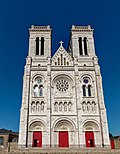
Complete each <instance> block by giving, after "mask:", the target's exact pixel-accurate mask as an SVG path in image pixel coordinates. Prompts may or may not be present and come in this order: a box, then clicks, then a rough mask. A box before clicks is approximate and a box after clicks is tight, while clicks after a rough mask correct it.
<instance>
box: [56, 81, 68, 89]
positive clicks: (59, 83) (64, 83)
mask: <svg viewBox="0 0 120 154" xmlns="http://www.w3.org/2000/svg"><path fill="white" fill-rule="evenodd" d="M56 88H57V89H58V90H59V91H61V92H65V91H66V90H68V88H69V84H68V81H66V80H59V81H57V84H56Z"/></svg>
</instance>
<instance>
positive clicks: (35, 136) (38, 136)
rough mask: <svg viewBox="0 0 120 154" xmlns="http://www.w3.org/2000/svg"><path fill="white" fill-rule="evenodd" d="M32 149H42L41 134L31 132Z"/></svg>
mask: <svg viewBox="0 0 120 154" xmlns="http://www.w3.org/2000/svg"><path fill="white" fill-rule="evenodd" d="M33 147H42V132H41V131H40V132H37V131H36V132H33Z"/></svg>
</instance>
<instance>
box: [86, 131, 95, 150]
mask: <svg viewBox="0 0 120 154" xmlns="http://www.w3.org/2000/svg"><path fill="white" fill-rule="evenodd" d="M85 139H86V147H95V142H94V133H93V132H92V131H90V132H85Z"/></svg>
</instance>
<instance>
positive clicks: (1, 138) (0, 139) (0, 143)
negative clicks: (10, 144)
mask: <svg viewBox="0 0 120 154" xmlns="http://www.w3.org/2000/svg"><path fill="white" fill-rule="evenodd" d="M0 145H4V138H3V137H0Z"/></svg>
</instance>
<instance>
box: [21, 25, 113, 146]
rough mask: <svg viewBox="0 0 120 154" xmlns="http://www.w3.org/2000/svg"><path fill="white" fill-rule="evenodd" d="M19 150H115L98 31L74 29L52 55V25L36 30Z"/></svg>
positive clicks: (26, 71)
mask: <svg viewBox="0 0 120 154" xmlns="http://www.w3.org/2000/svg"><path fill="white" fill-rule="evenodd" d="M29 33H30V37H29V52H28V56H27V58H26V65H25V68H24V77H23V93H22V105H21V111H20V128H19V143H18V144H19V147H20V148H25V147H33V148H34V147H43V148H45V147H51V148H55V147H70V148H71V147H81V148H82V147H95V148H97V147H99V148H100V147H106V148H109V147H110V141H109V132H108V122H107V116H106V108H105V104H104V96H103V88H102V77H101V73H100V67H99V64H98V58H97V56H96V54H95V45H94V38H93V29H92V28H91V26H90V25H88V26H75V25H73V26H72V28H71V31H70V39H69V45H68V49H67V50H66V49H65V48H64V46H63V42H62V41H61V42H60V46H59V48H58V49H57V51H56V53H55V54H54V55H53V56H51V52H52V51H51V42H52V41H51V39H52V37H51V28H50V26H31V28H30V29H29Z"/></svg>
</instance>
